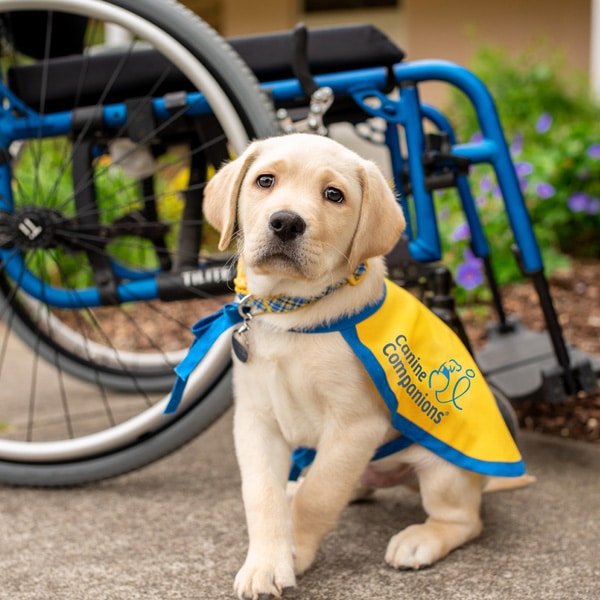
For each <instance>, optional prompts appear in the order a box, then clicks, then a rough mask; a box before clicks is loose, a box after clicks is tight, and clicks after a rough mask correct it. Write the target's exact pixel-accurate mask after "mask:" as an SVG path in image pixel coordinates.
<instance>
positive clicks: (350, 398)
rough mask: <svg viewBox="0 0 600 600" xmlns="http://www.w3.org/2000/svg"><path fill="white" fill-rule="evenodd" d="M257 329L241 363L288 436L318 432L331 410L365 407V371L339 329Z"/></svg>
mask: <svg viewBox="0 0 600 600" xmlns="http://www.w3.org/2000/svg"><path fill="white" fill-rule="evenodd" d="M252 329H253V330H252V335H251V336H249V339H248V344H249V360H248V362H247V363H246V364H244V365H238V367H239V368H241V369H243V371H244V372H245V375H246V376H245V377H244V381H245V383H246V384H247V385H249V386H251V388H252V389H248V392H250V393H251V394H253V395H255V396H258V397H260V398H261V400H260V402H265V403H267V404H268V406H269V410H271V411H272V412H273V413H274V415H275V417H276V419H277V421H278V423H279V425H280V427H281V430H282V431H283V433H284V435H285V437H286V438H287V439H288V440H289V441H294V442H297V443H309V442H311V439H310V438H312V437H313V436H316V437H318V435H319V432H320V431H321V428H322V424H323V421H324V418H325V415H326V414H327V415H331V414H332V413H336V412H338V411H340V412H343V413H347V412H348V411H349V408H350V406H351V405H354V409H353V410H360V409H358V407H357V404H359V403H361V402H362V401H364V400H365V399H364V394H363V393H361V391H362V392H364V388H363V383H364V375H363V373H362V370H361V368H360V365H359V364H357V362H356V359H355V357H354V355H353V353H352V351H351V350H350V349H349V348H348V346H347V344H346V343H345V342H344V340H343V338H342V337H341V336H340V335H338V334H307V333H288V332H285V331H272V330H268V329H263V328H260V327H256V328H252ZM255 399H256V398H255ZM312 442H313V443H314V440H312Z"/></svg>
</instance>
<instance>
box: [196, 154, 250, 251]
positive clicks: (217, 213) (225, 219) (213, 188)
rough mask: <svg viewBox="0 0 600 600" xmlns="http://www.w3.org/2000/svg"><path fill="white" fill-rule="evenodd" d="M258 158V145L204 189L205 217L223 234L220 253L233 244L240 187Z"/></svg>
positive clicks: (230, 163) (219, 173)
mask: <svg viewBox="0 0 600 600" xmlns="http://www.w3.org/2000/svg"><path fill="white" fill-rule="evenodd" d="M257 156H258V144H257V142H255V143H253V144H251V145H250V146H248V148H247V149H246V150H245V151H244V153H243V154H241V155H240V156H238V157H237V158H236V159H235V160H232V161H231V162H229V163H226V164H225V165H224V166H222V167H221V168H220V169H219V170H218V171H217V173H216V174H215V175H214V176H213V178H212V179H211V180H210V181H209V182H208V184H207V185H206V187H205V188H204V204H203V210H204V217H205V218H206V220H207V221H208V222H209V223H210V224H211V225H212V226H213V227H214V228H215V229H216V230H217V231H218V232H220V234H221V238H220V239H219V250H225V249H226V248H227V246H229V244H230V243H231V238H232V237H233V232H234V229H235V225H236V222H237V205H238V197H239V194H240V187H241V185H242V181H243V180H244V176H245V175H246V173H247V172H248V169H249V168H250V165H251V164H252V163H253V162H254V160H255V159H256V157H257Z"/></svg>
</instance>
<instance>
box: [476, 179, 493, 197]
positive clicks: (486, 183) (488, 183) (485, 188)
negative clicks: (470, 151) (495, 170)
mask: <svg viewBox="0 0 600 600" xmlns="http://www.w3.org/2000/svg"><path fill="white" fill-rule="evenodd" d="M479 189H480V190H481V191H482V192H483V193H484V194H487V193H488V192H491V190H492V178H491V177H489V176H488V175H484V176H483V177H482V178H481V179H480V180H479Z"/></svg>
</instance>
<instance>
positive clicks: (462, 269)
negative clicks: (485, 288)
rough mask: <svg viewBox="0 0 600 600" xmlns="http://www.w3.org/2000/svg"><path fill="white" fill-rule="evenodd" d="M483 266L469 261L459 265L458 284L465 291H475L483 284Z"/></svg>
mask: <svg viewBox="0 0 600 600" xmlns="http://www.w3.org/2000/svg"><path fill="white" fill-rule="evenodd" d="M483 279H484V277H483V271H482V269H481V265H480V264H479V263H477V262H475V261H467V262H464V263H461V264H460V265H458V269H457V270H456V283H458V285H460V286H461V287H463V288H465V290H473V289H475V288H476V287H477V286H479V285H481V284H482V283H483Z"/></svg>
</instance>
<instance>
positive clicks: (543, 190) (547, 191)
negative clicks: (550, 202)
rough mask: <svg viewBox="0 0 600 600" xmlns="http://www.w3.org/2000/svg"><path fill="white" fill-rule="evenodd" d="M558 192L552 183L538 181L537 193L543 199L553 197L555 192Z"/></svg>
mask: <svg viewBox="0 0 600 600" xmlns="http://www.w3.org/2000/svg"><path fill="white" fill-rule="evenodd" d="M555 192H556V190H555V189H554V186H553V185H551V184H550V183H545V182H542V183H538V184H537V185H536V186H535V193H536V194H537V195H538V196H539V197H540V198H541V199H542V200H546V199H547V198H552V196H554V193H555Z"/></svg>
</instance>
